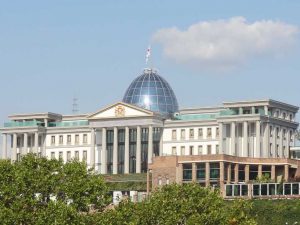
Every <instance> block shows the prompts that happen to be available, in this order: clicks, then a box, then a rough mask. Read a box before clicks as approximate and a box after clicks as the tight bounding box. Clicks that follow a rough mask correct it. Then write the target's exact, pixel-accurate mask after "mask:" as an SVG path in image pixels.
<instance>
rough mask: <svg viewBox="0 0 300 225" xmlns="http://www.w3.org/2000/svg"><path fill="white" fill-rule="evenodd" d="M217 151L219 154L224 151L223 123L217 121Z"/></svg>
mask: <svg viewBox="0 0 300 225" xmlns="http://www.w3.org/2000/svg"><path fill="white" fill-rule="evenodd" d="M219 151H220V153H221V154H224V153H225V147H224V143H223V123H219Z"/></svg>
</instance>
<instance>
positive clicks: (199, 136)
mask: <svg viewBox="0 0 300 225" xmlns="http://www.w3.org/2000/svg"><path fill="white" fill-rule="evenodd" d="M198 138H199V139H203V129H202V128H199V129H198Z"/></svg>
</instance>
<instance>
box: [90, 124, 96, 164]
mask: <svg viewBox="0 0 300 225" xmlns="http://www.w3.org/2000/svg"><path fill="white" fill-rule="evenodd" d="M90 167H95V129H94V128H92V131H91V154H90Z"/></svg>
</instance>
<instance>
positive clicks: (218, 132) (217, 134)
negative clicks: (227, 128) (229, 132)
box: [216, 127, 220, 138]
mask: <svg viewBox="0 0 300 225" xmlns="http://www.w3.org/2000/svg"><path fill="white" fill-rule="evenodd" d="M219 136H220V130H219V127H217V128H216V138H219Z"/></svg>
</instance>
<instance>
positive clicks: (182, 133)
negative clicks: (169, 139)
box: [180, 129, 185, 140]
mask: <svg viewBox="0 0 300 225" xmlns="http://www.w3.org/2000/svg"><path fill="white" fill-rule="evenodd" d="M180 138H181V140H184V139H185V129H181V132H180Z"/></svg>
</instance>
